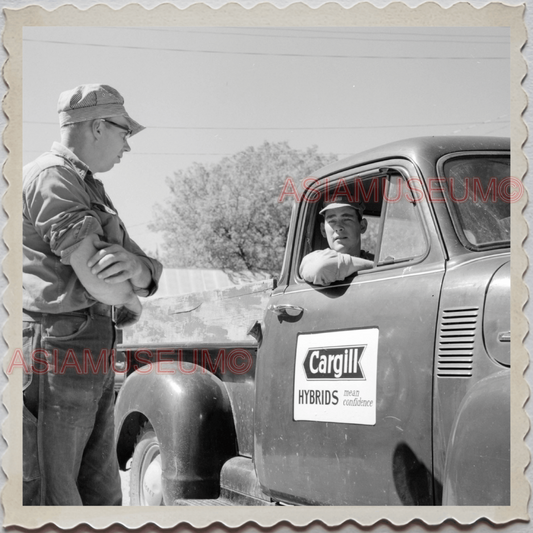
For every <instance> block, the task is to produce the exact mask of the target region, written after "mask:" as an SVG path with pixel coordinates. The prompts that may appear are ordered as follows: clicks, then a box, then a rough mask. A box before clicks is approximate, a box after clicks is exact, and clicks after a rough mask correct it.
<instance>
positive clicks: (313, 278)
mask: <svg viewBox="0 0 533 533" xmlns="http://www.w3.org/2000/svg"><path fill="white" fill-rule="evenodd" d="M364 209H365V206H364V204H362V203H361V202H352V201H350V200H349V199H348V198H346V197H344V196H343V197H340V198H339V199H335V200H333V201H331V202H328V201H325V202H324V207H323V208H322V210H321V211H320V213H319V214H320V215H323V216H324V222H321V224H320V231H321V232H322V236H323V237H325V238H326V239H327V241H328V246H329V248H326V249H325V250H315V251H314V252H311V253H310V254H307V255H306V256H305V257H304V258H303V259H302V262H301V264H300V275H301V276H302V278H303V279H304V280H305V281H307V282H309V283H314V284H315V285H330V284H331V283H333V282H334V281H341V280H343V279H344V278H346V277H348V276H350V275H351V274H355V273H356V272H358V271H359V270H365V269H368V268H372V267H373V266H374V262H373V260H374V257H373V256H372V254H370V253H368V252H366V251H364V250H361V235H362V234H363V233H364V232H365V231H366V228H367V225H368V223H367V220H366V219H365V218H363V211H364Z"/></svg>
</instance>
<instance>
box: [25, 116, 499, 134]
mask: <svg viewBox="0 0 533 533" xmlns="http://www.w3.org/2000/svg"><path fill="white" fill-rule="evenodd" d="M499 118H501V117H498V119H499ZM498 119H496V120H484V121H481V122H472V121H470V122H437V123H435V124H387V125H369V126H285V127H282V126H272V127H270V126H146V128H147V130H187V131H189V130H215V131H220V130H226V131H242V130H245V131H251V130H268V131H274V130H275V131H283V130H287V131H290V130H317V131H318V130H368V129H372V130H376V129H387V128H426V127H434V126H479V125H481V124H488V123H490V124H508V123H509V121H508V120H498ZM23 124H43V125H54V126H57V122H38V121H32V120H28V121H26V120H25V121H23Z"/></svg>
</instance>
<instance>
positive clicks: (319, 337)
mask: <svg viewBox="0 0 533 533" xmlns="http://www.w3.org/2000/svg"><path fill="white" fill-rule="evenodd" d="M378 340H379V330H378V328H369V329H351V330H344V331H331V332H325V333H309V334H302V335H299V336H298V341H297V344H296V362H295V369H294V420H309V421H317V422H340V423H345V424H364V425H374V424H375V423H376V384H377V362H378Z"/></svg>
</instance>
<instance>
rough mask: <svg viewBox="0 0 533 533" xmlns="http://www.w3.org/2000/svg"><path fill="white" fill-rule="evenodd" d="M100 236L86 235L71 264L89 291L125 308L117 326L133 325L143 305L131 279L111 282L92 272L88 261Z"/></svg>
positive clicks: (120, 314)
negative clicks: (134, 290)
mask: <svg viewBox="0 0 533 533" xmlns="http://www.w3.org/2000/svg"><path fill="white" fill-rule="evenodd" d="M97 243H98V236H97V235H96V234H94V233H93V234H91V235H88V236H87V237H85V238H84V239H83V240H82V241H81V243H80V244H79V246H78V247H77V248H76V249H75V250H74V251H73V252H72V254H71V255H70V258H69V259H70V265H71V266H72V268H73V269H74V272H75V273H76V276H78V279H79V280H80V282H81V284H82V285H83V286H84V287H85V289H86V290H87V292H88V293H89V294H90V295H91V296H92V297H93V298H95V299H96V300H98V301H99V302H101V303H103V304H107V305H115V306H120V307H123V308H124V309H123V310H122V311H120V312H119V313H118V319H117V326H119V327H124V326H128V325H132V324H134V323H135V322H137V320H138V319H139V318H140V316H141V313H142V305H141V302H140V301H139V298H138V297H137V296H136V294H135V293H134V292H133V288H132V286H131V283H130V282H129V281H122V282H119V283H113V284H109V283H106V282H105V281H104V280H102V279H100V278H99V277H98V276H97V275H95V274H93V273H92V272H91V268H90V267H89V265H88V263H89V260H90V258H91V257H93V256H94V254H95V253H96V251H97V248H96V246H97Z"/></svg>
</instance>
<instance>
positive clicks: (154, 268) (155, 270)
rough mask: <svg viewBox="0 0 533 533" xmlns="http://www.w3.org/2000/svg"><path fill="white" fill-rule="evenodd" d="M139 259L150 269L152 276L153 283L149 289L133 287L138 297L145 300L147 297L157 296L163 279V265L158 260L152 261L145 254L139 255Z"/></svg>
mask: <svg viewBox="0 0 533 533" xmlns="http://www.w3.org/2000/svg"><path fill="white" fill-rule="evenodd" d="M139 259H140V260H141V261H142V262H143V263H144V264H145V265H146V266H147V267H148V269H149V270H150V272H151V274H152V282H151V283H150V285H149V286H148V287H146V288H145V289H141V288H139V287H135V286H133V292H134V293H135V294H136V295H137V296H141V297H143V298H145V297H147V296H152V295H153V294H155V292H156V291H157V289H158V288H159V280H160V278H161V274H162V272H163V265H162V264H161V263H160V262H159V261H157V259H152V258H151V257H148V256H147V255H145V254H144V253H143V254H142V255H139Z"/></svg>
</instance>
